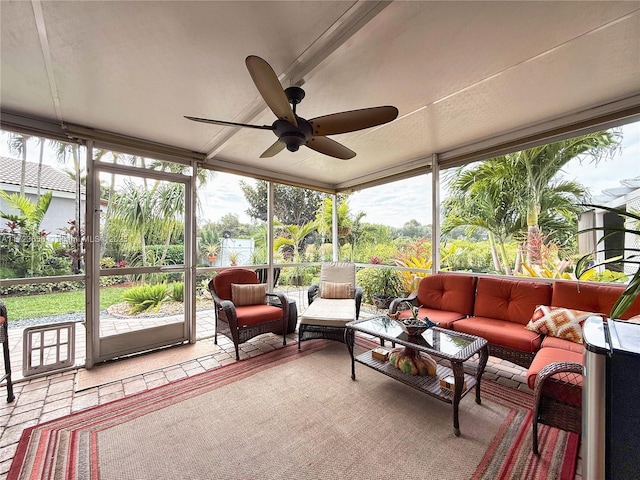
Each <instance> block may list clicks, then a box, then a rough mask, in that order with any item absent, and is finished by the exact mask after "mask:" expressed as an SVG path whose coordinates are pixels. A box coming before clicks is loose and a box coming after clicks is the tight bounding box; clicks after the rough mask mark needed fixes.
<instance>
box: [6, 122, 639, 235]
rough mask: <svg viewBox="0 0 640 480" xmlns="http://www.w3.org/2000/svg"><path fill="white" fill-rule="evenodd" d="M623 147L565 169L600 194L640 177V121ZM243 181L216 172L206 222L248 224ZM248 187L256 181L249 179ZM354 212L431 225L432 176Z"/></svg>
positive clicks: (360, 195)
mask: <svg viewBox="0 0 640 480" xmlns="http://www.w3.org/2000/svg"><path fill="white" fill-rule="evenodd" d="M622 130H623V142H622V148H621V151H620V153H619V154H617V155H616V156H615V157H614V158H612V159H610V160H607V161H604V162H600V163H599V164H597V165H593V164H592V163H589V162H582V163H580V162H579V161H578V160H574V161H572V162H571V163H570V164H568V165H567V167H566V168H565V169H564V172H563V175H564V178H565V179H566V180H573V181H577V182H580V183H582V184H584V185H586V186H587V187H589V189H590V191H591V194H592V195H593V196H596V195H598V194H600V192H602V190H605V189H607V188H615V187H619V186H620V181H621V180H623V179H627V178H635V177H640V122H636V123H633V124H629V125H625V126H623V127H622ZM37 153H38V152H37V148H31V149H30V154H31V158H29V160H30V161H37ZM0 155H3V156H11V155H10V154H9V152H8V148H7V142H6V138H5V137H3V138H2V139H1V140H0ZM242 178H243V177H238V176H235V175H230V174H225V173H221V172H215V173H214V176H213V178H212V179H211V180H210V181H209V183H208V184H207V186H205V187H204V188H203V189H202V190H201V191H200V195H201V201H202V205H203V209H202V212H201V218H202V220H203V221H217V220H219V219H220V217H222V216H223V215H225V214H227V213H234V214H237V215H238V218H239V220H240V221H241V222H243V223H250V222H251V219H250V217H249V216H248V215H246V213H245V211H246V209H247V203H246V201H245V198H244V195H243V193H242V190H241V189H240V186H239V182H238V180H240V179H242ZM244 180H245V181H246V182H247V183H253V182H254V181H253V180H252V179H248V178H245V179H244ZM349 207H350V211H351V212H352V213H354V214H355V213H358V212H364V213H365V217H364V219H363V221H364V222H367V223H377V224H383V225H389V226H393V227H398V228H399V227H402V226H403V225H404V224H405V223H406V222H407V221H409V220H411V219H416V220H417V221H418V222H420V223H421V224H431V223H432V222H431V176H430V175H421V176H419V177H414V178H411V179H407V180H402V181H399V182H393V183H390V184H387V185H382V186H378V187H373V188H369V189H365V190H361V191H358V192H355V193H354V194H352V195H351V197H350V199H349Z"/></svg>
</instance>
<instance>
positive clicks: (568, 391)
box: [532, 362, 584, 455]
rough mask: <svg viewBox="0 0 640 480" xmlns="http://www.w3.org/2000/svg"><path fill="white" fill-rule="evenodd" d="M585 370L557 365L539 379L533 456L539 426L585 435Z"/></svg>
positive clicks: (543, 370) (536, 390)
mask: <svg viewBox="0 0 640 480" xmlns="http://www.w3.org/2000/svg"><path fill="white" fill-rule="evenodd" d="M583 372H584V368H583V366H582V365H580V364H579V363H574V362H554V363H550V364H549V365H547V366H545V367H543V368H542V369H541V370H540V372H539V373H538V376H537V377H536V384H535V388H534V394H533V395H534V407H533V419H532V421H533V438H532V440H533V442H532V443H533V452H534V453H535V454H536V455H539V451H538V424H539V423H543V424H545V425H549V426H551V427H556V428H559V429H561V430H566V431H568V432H574V433H577V434H578V435H580V434H581V433H582V387H581V386H580V384H579V382H580V378H581V377H582V374H583Z"/></svg>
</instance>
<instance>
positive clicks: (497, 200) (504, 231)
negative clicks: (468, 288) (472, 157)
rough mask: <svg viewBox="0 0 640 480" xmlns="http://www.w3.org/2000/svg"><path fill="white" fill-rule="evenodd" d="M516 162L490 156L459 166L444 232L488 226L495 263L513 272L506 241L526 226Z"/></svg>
mask: <svg viewBox="0 0 640 480" xmlns="http://www.w3.org/2000/svg"><path fill="white" fill-rule="evenodd" d="M515 179H516V176H515V175H514V172H513V165H512V164H511V163H509V162H504V161H493V160H489V161H487V162H483V163H480V164H478V165H477V166H475V167H474V168H471V169H466V170H465V169H464V168H463V167H462V168H460V169H456V170H455V171H453V174H450V175H449V180H448V182H449V191H450V197H449V198H448V199H447V200H446V201H445V202H444V208H443V211H444V213H445V219H444V222H443V223H442V227H441V228H442V232H443V233H449V232H450V231H451V230H453V229H454V228H456V227H461V226H462V227H468V233H473V231H474V230H476V229H478V228H482V229H485V230H486V231H487V232H488V236H489V245H490V248H491V257H492V259H493V266H494V269H495V270H496V271H497V272H502V271H503V270H504V273H505V274H507V275H510V274H511V268H510V262H509V259H507V254H506V250H505V247H504V245H505V242H507V241H508V240H509V239H511V238H512V237H513V236H514V235H515V234H517V232H519V231H520V230H521V229H522V222H521V219H520V216H519V214H518V209H517V201H516V200H517V199H516V195H517V190H516V187H517V185H515V184H514V183H515V182H514V180H515Z"/></svg>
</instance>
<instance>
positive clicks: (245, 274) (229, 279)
mask: <svg viewBox="0 0 640 480" xmlns="http://www.w3.org/2000/svg"><path fill="white" fill-rule="evenodd" d="M232 283H258V276H257V275H256V272H254V271H252V270H247V269H246V268H233V269H229V270H223V271H221V272H220V273H218V274H217V275H216V276H215V277H213V286H214V288H215V289H216V293H217V294H218V297H220V298H221V299H222V300H232V295H231V284H232Z"/></svg>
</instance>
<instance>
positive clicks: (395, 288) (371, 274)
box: [356, 268, 403, 303]
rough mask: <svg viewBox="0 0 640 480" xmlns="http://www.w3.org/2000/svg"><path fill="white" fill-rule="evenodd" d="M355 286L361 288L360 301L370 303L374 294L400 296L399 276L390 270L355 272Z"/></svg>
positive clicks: (374, 269)
mask: <svg viewBox="0 0 640 480" xmlns="http://www.w3.org/2000/svg"><path fill="white" fill-rule="evenodd" d="M356 284H357V285H358V286H359V287H361V288H362V300H363V301H364V302H365V303H372V301H373V300H372V296H373V295H375V294H379V293H380V294H385V295H391V296H393V297H397V296H401V295H402V294H403V293H402V291H401V288H402V287H401V285H400V275H399V273H398V272H397V271H395V270H393V269H391V268H361V269H360V270H358V271H357V272H356Z"/></svg>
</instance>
